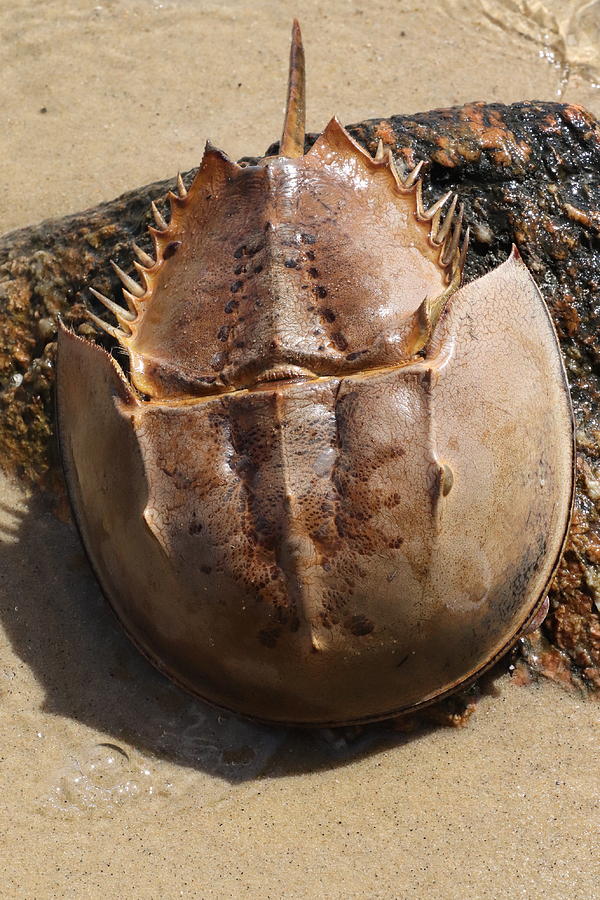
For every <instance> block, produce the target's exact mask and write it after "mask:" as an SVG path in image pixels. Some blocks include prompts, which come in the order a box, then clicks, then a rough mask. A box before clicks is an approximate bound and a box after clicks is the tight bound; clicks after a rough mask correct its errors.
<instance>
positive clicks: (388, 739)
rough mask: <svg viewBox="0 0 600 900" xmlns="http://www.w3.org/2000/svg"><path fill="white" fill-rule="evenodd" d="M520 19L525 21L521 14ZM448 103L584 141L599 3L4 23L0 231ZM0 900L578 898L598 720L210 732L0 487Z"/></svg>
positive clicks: (501, 706)
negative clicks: (289, 92)
mask: <svg viewBox="0 0 600 900" xmlns="http://www.w3.org/2000/svg"><path fill="white" fill-rule="evenodd" d="M526 10H528V12H527V11H526ZM294 14H301V17H302V26H303V32H304V39H305V45H306V51H307V65H308V77H309V98H308V107H309V108H308V127H309V128H310V129H311V130H315V131H317V130H321V129H322V127H323V126H324V124H325V123H326V121H327V120H328V118H330V117H331V115H333V114H337V115H338V116H339V118H340V119H341V120H342V121H343V122H346V123H348V122H353V121H359V120H361V119H364V118H367V117H370V116H381V115H387V114H392V113H397V112H411V111H416V110H423V109H427V108H431V107H434V106H447V105H452V104H457V103H463V102H465V101H468V100H473V99H482V100H488V101H492V100H497V101H501V102H512V101H515V100H521V99H544V100H552V99H559V100H568V101H570V102H577V103H582V104H583V105H585V106H587V107H588V108H590V109H591V110H592V111H593V112H595V113H596V115H600V88H599V87H598V83H600V55H599V54H600V51H599V50H598V46H599V44H600V4H598V3H583V2H578V3H577V2H570V3H564V2H563V3H559V2H546V3H544V4H541V3H535V4H533V3H532V4H525V3H523V2H519V0H478V2H475V3H467V2H466V0H465V2H463V0H446V2H443V3H440V4H435V5H432V4H428V5H426V4H424V3H422V2H415V3H407V2H404V0H402V2H392V0H385V2H379V3H377V2H374V3H371V4H369V5H366V4H365V5H361V4H357V3H351V2H342V0H332V2H330V3H328V4H326V5H323V4H317V3H314V2H308V3H305V4H303V5H302V8H300V7H298V5H295V4H292V3H290V2H287V0H286V2H281V3H274V2H261V3H258V4H254V5H251V4H248V3H242V2H235V3H229V4H226V5H218V4H210V3H205V2H202V3H199V2H192V0H178V2H172V3H171V2H164V3H159V2H151V0H114V2H103V3H99V4H98V5H96V6H94V5H93V3H91V2H90V3H87V2H83V0H77V2H76V0H50V2H47V3H45V4H37V3H32V2H27V0H15V2H14V3H12V4H10V5H8V4H7V5H6V6H5V7H3V8H2V10H0V48H1V51H2V66H3V76H4V77H3V86H2V88H1V89H0V90H1V91H2V110H3V114H4V118H5V122H6V123H7V127H5V129H4V130H3V133H2V134H0V142H1V148H2V152H1V153H0V177H1V178H2V184H3V186H4V199H5V204H4V222H3V226H4V228H6V229H7V230H8V229H9V228H13V227H18V226H20V225H26V224H30V223H33V222H36V221H39V220H40V219H42V218H44V217H46V216H60V215H63V214H66V213H69V212H73V211H75V210H78V209H81V208H84V207H86V206H90V205H93V204H94V203H97V202H99V201H101V200H106V199H110V198H112V197H113V196H115V195H117V194H118V193H119V192H121V191H124V190H127V189H129V188H132V187H134V186H136V185H140V184H143V183H144V182H148V181H152V180H154V179H157V178H163V177H167V176H169V175H171V174H174V172H175V171H176V170H177V169H178V168H179V169H182V170H185V169H188V168H190V167H191V166H193V165H196V164H197V163H198V161H199V158H200V156H201V151H202V146H203V143H204V141H205V140H206V138H207V137H210V138H211V140H213V141H214V142H215V143H216V144H217V145H219V146H221V147H222V148H223V149H224V150H226V151H227V152H228V153H229V154H230V155H231V156H233V157H238V156H241V155H247V154H257V153H261V152H263V151H264V150H265V149H266V147H267V145H268V144H269V143H270V142H271V141H272V140H273V139H275V138H277V137H278V135H279V131H280V128H281V121H282V114H283V106H284V95H285V77H286V67H287V54H288V36H289V27H290V22H291V18H292V16H293V15H294ZM0 710H1V716H0V760H1V769H0V771H1V772H2V776H3V777H2V782H1V784H2V790H1V791H0V835H2V838H1V841H0V897H2V898H4V897H7V898H13V897H14V898H22V897H23V898H30V897H35V898H46V897H52V898H55V897H56V898H63V897H64V898H80V897H91V898H112V897H115V898H117V897H119V898H120V897H124V896H125V897H133V898H175V897H225V898H228V897H238V896H248V897H267V898H279V897H306V896H311V897H313V896H315V897H344V898H345V897H383V898H387V897H390V898H392V897H401V898H411V897H415V898H422V897H425V896H427V897H431V898H444V900H446V898H449V900H451V898H461V900H463V898H467V900H468V898H497V897H504V896H511V897H526V898H534V900H537V898H540V900H541V898H555V897H569V898H576V900H579V898H581V900H594V898H597V897H600V888H599V887H598V885H599V884H600V863H599V861H598V852H597V848H598V842H599V839H600V808H599V800H598V774H597V773H598V764H599V762H600V749H599V747H600V729H599V725H600V711H599V707H598V705H597V704H592V703H590V702H587V701H585V700H584V699H583V698H582V697H579V696H578V695H577V694H574V693H566V692H564V691H562V690H561V689H559V688H557V687H554V686H553V685H551V684H548V683H543V684H540V685H532V686H529V687H519V686H517V685H515V684H513V683H512V682H511V681H510V679H509V677H508V676H503V677H502V678H500V679H499V680H498V681H497V682H496V695H495V696H492V695H490V696H487V697H485V698H484V699H483V700H482V702H481V703H480V705H479V707H478V709H477V711H476V713H475V716H474V717H473V718H472V719H471V720H470V722H469V724H468V726H467V727H466V728H464V729H456V730H454V729H445V728H439V729H432V730H429V731H422V732H419V733H416V734H412V735H392V734H390V733H389V732H387V731H382V730H380V729H369V730H367V731H366V732H365V734H364V735H363V736H362V737H361V738H360V739H359V740H358V741H357V742H355V743H354V744H351V745H349V746H344V745H343V744H341V745H338V744H335V743H334V744H330V743H327V741H326V740H325V739H324V737H323V736H322V735H317V734H308V733H307V734H304V733H299V732H290V731H286V730H285V729H268V728H265V727H261V726H257V725H254V724H251V723H247V722H244V721H241V720H239V719H237V718H235V717H234V716H226V715H222V714H219V713H216V712H214V711H212V710H209V709H208V708H207V707H205V706H204V705H202V704H201V703H198V702H196V701H193V700H191V699H190V698H188V697H187V696H186V695H184V694H183V693H182V692H181V691H179V690H178V689H177V688H175V687H173V686H172V685H170V684H169V683H168V682H167V681H166V680H165V679H163V678H162V677H161V676H160V675H159V674H158V673H156V672H155V671H154V670H153V669H152V668H151V667H150V666H149V665H148V664H147V663H146V662H145V661H144V660H143V659H142V658H141V657H140V656H139V654H138V653H137V652H136V651H135V650H134V649H133V647H131V645H130V644H129V642H128V641H127V639H126V638H125V637H124V635H123V634H122V632H121V630H120V628H119V626H118V625H117V624H116V622H115V621H114V619H113V617H112V615H111V613H110V612H109V610H108V609H107V607H106V605H105V603H104V601H103V600H102V598H101V596H100V594H99V591H98V588H97V586H96V584H95V581H94V579H93V577H92V575H91V574H90V571H89V568H88V566H87V563H86V560H85V557H84V555H83V552H82V550H81V547H80V544H79V541H78V538H77V536H76V534H75V533H74V530H73V529H72V528H71V527H70V526H67V525H63V524H61V523H59V522H57V521H56V519H54V518H53V517H52V516H51V514H50V513H49V511H48V510H47V509H46V508H45V507H44V505H43V502H42V501H41V500H40V498H36V497H33V498H32V497H27V496H25V495H24V494H23V492H22V490H21V488H20V487H19V486H18V485H15V484H13V483H11V482H9V481H7V480H6V479H2V480H1V481H0Z"/></svg>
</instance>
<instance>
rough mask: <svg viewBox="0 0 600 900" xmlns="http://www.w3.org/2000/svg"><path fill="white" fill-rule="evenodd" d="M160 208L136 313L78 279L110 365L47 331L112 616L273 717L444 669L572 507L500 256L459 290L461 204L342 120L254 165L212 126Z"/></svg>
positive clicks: (520, 297)
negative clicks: (54, 347) (118, 350)
mask: <svg viewBox="0 0 600 900" xmlns="http://www.w3.org/2000/svg"><path fill="white" fill-rule="evenodd" d="M171 205H172V217H171V220H170V222H169V224H168V225H167V223H166V222H164V221H163V220H162V219H161V217H160V214H158V213H157V226H158V227H157V229H154V230H153V231H154V241H155V251H156V253H155V259H153V258H150V257H148V256H146V255H145V254H143V253H141V252H140V251H138V255H139V258H140V259H141V260H142V263H141V264H136V265H137V269H138V273H139V275H140V279H141V282H142V283H141V285H140V284H139V283H138V282H136V281H134V280H133V279H131V278H129V277H128V276H127V275H125V274H124V273H120V274H121V276H122V280H123V281H124V283H125V287H126V290H125V298H126V301H127V307H128V308H127V309H125V308H124V307H120V306H116V305H115V304H114V303H112V302H111V301H110V300H107V299H106V298H102V297H101V295H98V294H97V295H96V296H98V297H99V298H100V299H101V300H102V302H104V303H105V305H106V306H108V307H109V309H111V311H112V312H114V313H115V314H116V315H117V320H118V322H119V325H120V327H119V328H115V327H114V326H111V325H108V324H107V323H106V322H104V321H103V320H100V319H95V320H96V321H97V322H98V323H99V324H101V325H102V327H104V328H105V329H106V330H108V331H110V333H112V334H113V336H114V337H115V338H116V339H117V340H119V341H120V343H121V344H122V346H123V347H124V348H125V349H126V350H127V352H128V354H129V359H130V376H129V378H127V377H125V375H124V374H123V372H122V371H121V369H120V368H119V366H118V365H117V363H116V362H115V360H114V359H113V358H112V357H111V356H109V355H108V354H107V353H106V352H105V351H104V350H103V349H102V348H100V347H99V346H97V345H95V344H92V343H90V342H88V341H85V340H82V339H81V338H78V337H76V336H75V335H73V334H72V333H70V332H68V331H66V330H64V329H63V330H62V331H61V334H60V339H59V360H58V405H59V426H60V436H61V446H62V452H63V459H64V465H65V471H66V476H67V481H68V485H69V491H70V495H71V500H72V504H73V508H74V511H75V515H76V518H77V522H78V524H79V528H80V530H81V534H82V536H83V540H84V543H85V546H86V548H87V552H88V554H89V557H90V559H91V562H92V565H93V567H94V570H95V572H96V574H97V576H98V579H99V581H100V583H101V585H102V588H103V590H104V592H105V594H106V596H107V597H108V598H109V600H110V602H111V604H112V606H113V607H114V609H115V610H116V612H117V614H118V616H119V618H120V619H121V621H122V623H123V625H124V627H125V628H126V630H127V632H128V633H129V634H130V636H131V637H132V639H133V640H134V641H135V643H136V644H137V645H138V647H139V648H140V649H141V650H142V651H143V652H144V653H145V654H146V655H147V656H148V657H149V658H150V659H151V660H152V661H153V662H154V663H155V664H156V665H157V666H158V667H159V668H160V669H161V670H163V671H164V672H165V673H166V674H168V675H169V676H170V677H172V678H173V679H175V680H176V681H177V682H178V683H180V684H181V685H183V686H184V687H186V688H187V689H189V690H190V691H192V692H194V693H195V694H198V695H199V696H201V697H202V698H204V699H206V700H208V701H210V702H211V703H214V704H217V705H219V706H222V707H226V708H228V709H232V710H235V711H237V712H240V713H243V714H245V715H248V716H253V717H256V718H259V719H263V720H267V721H273V722H290V723H296V724H341V723H349V722H360V721H368V720H371V719H378V718H384V717H387V716H390V715H393V714H395V713H397V712H400V711H403V710H406V709H409V708H414V707H416V706H418V705H420V704H424V703H427V702H430V701H431V700H432V699H434V698H437V697H439V696H442V695H444V694H446V693H448V692H450V691H452V690H455V689H456V688H457V687H458V686H459V685H462V684H465V683H466V682H468V681H469V679H472V678H473V677H474V676H475V675H476V674H477V673H479V672H480V671H482V670H483V669H485V668H486V667H487V666H489V665H490V664H491V663H492V662H493V661H494V660H495V659H496V658H498V656H499V655H500V654H502V653H503V652H504V651H505V650H506V649H507V648H508V647H510V646H511V645H512V644H513V643H514V641H515V640H516V639H517V637H518V635H519V633H520V632H521V630H522V629H523V627H524V626H525V625H526V624H527V622H528V621H529V620H530V619H531V617H532V615H533V614H534V613H535V611H536V609H537V608H538V607H539V605H540V603H541V602H542V601H543V599H544V597H545V594H546V591H547V588H548V585H549V581H550V579H551V577H552V574H553V571H554V569H555V567H556V564H557V562H558V559H559V557H560V553H561V550H562V547H563V543H564V539H565V535H566V531H567V528H568V523H569V516H570V510H571V503H572V490H573V426H572V415H571V407H570V401H569V394H568V387H567V384H566V380H565V374H564V370H563V366H562V362H561V357H560V351H559V348H558V344H557V340H556V336H555V333H554V329H553V326H552V323H551V320H550V317H549V314H548V311H547V309H546V306H545V304H544V301H543V299H542V297H541V295H540V293H539V291H538V289H537V287H536V285H535V284H534V282H533V280H532V278H531V276H530V275H529V273H528V271H527V269H526V267H525V266H524V264H523V262H522V261H521V259H520V257H519V256H518V253H516V251H513V254H512V255H511V256H510V258H509V259H508V260H507V261H506V262H505V263H504V264H502V265H501V266H499V267H498V268H497V269H496V270H495V271H493V272H491V273H489V274H488V275H486V276H484V277H483V278H480V279H479V280H477V281H475V282H472V283H470V284H467V285H465V286H462V287H460V276H461V268H462V261H463V258H464V251H465V249H466V243H463V244H462V249H461V245H460V244H459V239H460V235H461V214H460V212H457V204H456V199H455V198H451V197H447V198H443V200H442V201H441V202H440V203H439V204H436V207H434V208H432V209H429V210H426V209H424V208H423V204H422V200H421V183H420V180H419V171H418V170H417V171H415V172H413V173H412V174H410V175H409V176H408V177H407V178H405V179H404V180H402V179H401V178H400V176H399V175H398V173H397V171H396V169H395V166H394V164H393V160H392V158H391V155H390V154H389V153H388V154H387V155H386V154H384V153H382V151H381V149H380V151H379V152H378V154H377V156H376V157H375V158H374V159H373V158H372V157H371V156H370V155H369V154H368V153H366V152H365V151H364V150H363V149H362V148H361V147H359V146H358V145H357V144H356V143H355V142H354V141H353V140H352V139H351V138H350V136H349V135H348V134H347V133H346V132H345V130H344V129H343V128H342V127H341V126H340V125H339V123H338V122H337V121H336V120H332V122H331V123H330V124H329V125H328V127H327V128H326V130H325V131H324V133H323V134H322V135H321V137H320V138H319V139H318V140H317V142H316V144H315V145H314V146H313V147H312V148H311V150H310V151H309V152H308V153H307V154H303V153H302V152H301V151H300V152H299V153H297V154H295V155H290V156H285V155H281V156H277V157H271V158H266V159H264V160H261V161H260V163H259V164H258V165H256V166H238V165H236V164H235V163H233V162H231V161H230V160H228V159H227V158H226V157H224V156H223V154H221V153H220V152H219V151H216V150H214V149H213V148H210V147H209V148H208V149H207V151H206V153H205V156H204V159H203V162H202V166H201V168H200V170H199V172H198V174H197V176H196V179H195V181H194V182H193V184H192V186H191V188H190V190H189V192H186V191H185V189H184V188H183V185H180V191H179V193H178V195H173V196H172V204H171ZM119 271H120V270H119ZM94 318H95V317H94ZM129 379H130V380H129Z"/></svg>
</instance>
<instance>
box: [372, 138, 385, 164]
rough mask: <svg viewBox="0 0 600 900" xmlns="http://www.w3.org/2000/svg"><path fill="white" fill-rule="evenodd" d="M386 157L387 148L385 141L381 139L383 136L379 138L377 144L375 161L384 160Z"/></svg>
mask: <svg viewBox="0 0 600 900" xmlns="http://www.w3.org/2000/svg"><path fill="white" fill-rule="evenodd" d="M384 157H385V150H384V148H383V141H382V140H381V138H379V142H378V144H377V150H376V152H375V156H374V159H375V162H383V159H384Z"/></svg>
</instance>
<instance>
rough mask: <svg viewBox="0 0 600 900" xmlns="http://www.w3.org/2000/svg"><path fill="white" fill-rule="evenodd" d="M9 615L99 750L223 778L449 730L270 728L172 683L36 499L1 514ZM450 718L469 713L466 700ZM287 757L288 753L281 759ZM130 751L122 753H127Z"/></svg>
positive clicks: (42, 674) (351, 756)
mask: <svg viewBox="0 0 600 900" xmlns="http://www.w3.org/2000/svg"><path fill="white" fill-rule="evenodd" d="M0 517H1V520H2V523H3V524H2V525H1V526H0V573H1V574H0V591H1V594H2V598H3V599H2V603H1V606H0V615H1V617H2V620H3V624H4V629H5V631H6V634H7V635H8V638H9V640H10V642H11V644H12V647H13V650H14V652H15V654H16V655H17V656H18V657H19V658H20V659H21V660H22V661H23V662H24V663H25V664H26V665H27V666H28V667H29V668H30V669H31V670H32V671H33V673H34V675H35V677H36V679H37V681H38V683H39V684H40V685H41V686H42V688H43V689H44V692H45V696H44V700H43V703H42V710H43V712H45V713H49V714H51V715H55V716H63V717H65V718H69V719H71V720H74V721H77V722H80V723H81V724H83V725H86V726H89V727H91V728H93V729H95V730H96V731H98V732H99V733H100V734H99V735H97V740H98V741H101V742H110V744H108V743H101V744H98V745H97V746H112V745H113V744H114V745H116V749H120V742H123V743H124V744H127V745H130V746H132V747H134V748H136V749H137V750H139V751H140V752H142V753H146V754H149V755H151V756H154V757H156V758H159V759H163V760H167V761H171V762H175V763H178V764H180V765H182V766H186V767H190V768H193V769H196V770H198V771H202V772H204V773H206V774H208V775H211V776H215V777H217V778H221V779H225V780H226V781H228V782H229V783H231V784H236V783H241V782H244V781H248V780H251V779H253V778H256V777H259V776H264V775H267V776H269V777H277V776H280V775H290V774H300V773H301V772H304V771H315V770H318V769H324V768H330V767H337V766H344V765H346V764H348V763H350V762H352V760H355V759H357V758H360V757H362V756H364V755H365V754H368V753H376V752H378V751H381V750H385V749H387V748H389V746H390V745H391V744H397V743H399V742H404V741H407V740H413V739H416V738H422V737H423V736H424V735H425V734H426V733H427V732H428V731H430V730H431V729H432V728H435V727H441V726H438V725H436V716H437V719H438V720H439V721H440V722H441V723H442V724H447V723H449V722H450V721H452V709H450V707H448V705H447V704H446V705H445V707H444V708H442V710H441V711H440V710H439V709H438V711H437V713H436V711H435V708H433V709H434V712H433V716H432V715H431V714H428V715H426V717H425V718H424V717H423V716H421V717H420V718H419V719H418V720H410V721H409V722H408V723H407V724H406V725H401V730H398V729H397V726H395V725H392V726H390V724H389V723H381V724H373V725H369V726H364V727H361V728H360V729H356V728H355V729H352V730H345V729H337V730H336V731H324V730H310V729H306V730H303V729H292V728H285V727H270V726H266V725H261V724H259V723H256V722H252V721H249V720H246V719H242V718H240V717H238V716H236V715H234V714H233V713H228V712H224V711H221V710H216V709H213V708H211V707H209V706H208V705H207V704H205V703H203V702H202V701H200V700H197V699H195V698H193V697H191V696H189V695H188V694H186V693H185V692H184V691H183V690H181V689H180V688H178V687H177V686H176V685H174V684H172V683H171V682H170V681H168V680H167V678H165V677H164V676H163V675H161V674H160V672H158V671H157V670H156V669H154V668H153V667H152V666H151V665H150V664H149V663H148V662H147V661H146V660H145V658H144V657H143V656H141V654H140V653H139V652H138V651H137V650H136V649H135V648H134V647H133V646H132V644H131V643H130V642H129V640H128V639H127V637H126V636H125V634H124V633H123V631H122V629H121V628H120V626H119V624H118V622H117V621H116V619H115V618H114V616H113V614H112V613H111V611H110V609H109V607H108V604H107V603H106V602H105V600H104V598H103V597H102V595H101V593H100V591H99V589H98V586H97V584H96V581H95V578H94V576H93V574H92V572H91V570H90V568H89V565H88V563H87V560H86V558H85V556H84V553H83V550H82V548H81V545H80V542H79V538H78V536H77V534H76V532H75V529H74V528H73V527H72V526H69V525H65V524H62V523H61V522H59V521H58V520H57V519H56V518H55V517H54V515H53V514H52V513H51V511H50V508H49V506H48V505H47V504H46V503H45V502H44V501H43V500H42V499H40V498H39V497H38V498H34V500H33V501H32V502H31V503H30V505H29V508H28V509H26V510H21V511H18V509H17V508H16V507H13V506H9V505H7V504H0ZM454 703H458V706H454V707H453V709H454V710H455V711H458V714H459V715H460V712H461V710H462V711H464V710H465V708H466V707H467V706H468V699H465V697H464V696H463V697H462V698H459V699H458V701H454ZM284 747H285V753H283V752H282V750H283V748H284ZM121 752H125V751H123V750H121Z"/></svg>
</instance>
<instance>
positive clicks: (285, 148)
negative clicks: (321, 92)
mask: <svg viewBox="0 0 600 900" xmlns="http://www.w3.org/2000/svg"><path fill="white" fill-rule="evenodd" d="M305 124H306V76H305V69H304V48H303V46H302V34H301V33H300V25H299V24H298V20H297V19H294V25H293V27H292V46H291V48H290V69H289V78H288V90H287V105H286V110H285V120H284V123H283V133H282V136H281V144H280V147H279V155H280V156H287V157H290V158H293V157H299V156H304V135H305Z"/></svg>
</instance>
